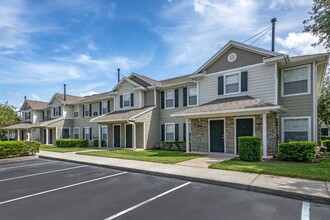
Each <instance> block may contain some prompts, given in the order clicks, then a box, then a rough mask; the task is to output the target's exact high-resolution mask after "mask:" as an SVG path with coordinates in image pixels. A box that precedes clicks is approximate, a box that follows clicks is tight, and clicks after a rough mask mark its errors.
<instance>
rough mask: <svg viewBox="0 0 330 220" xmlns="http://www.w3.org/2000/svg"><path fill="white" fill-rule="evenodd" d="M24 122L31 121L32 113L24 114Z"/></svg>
mask: <svg viewBox="0 0 330 220" xmlns="http://www.w3.org/2000/svg"><path fill="white" fill-rule="evenodd" d="M24 120H31V112H24Z"/></svg>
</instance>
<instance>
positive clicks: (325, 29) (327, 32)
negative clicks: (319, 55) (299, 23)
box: [303, 0, 330, 50]
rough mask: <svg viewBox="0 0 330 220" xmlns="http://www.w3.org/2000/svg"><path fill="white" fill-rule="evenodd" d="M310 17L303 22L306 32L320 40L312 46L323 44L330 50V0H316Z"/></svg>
mask: <svg viewBox="0 0 330 220" xmlns="http://www.w3.org/2000/svg"><path fill="white" fill-rule="evenodd" d="M308 14H309V15H310V17H309V18H308V19H307V20H305V21H303V24H304V25H305V26H304V31H305V32H309V33H311V34H313V35H314V36H316V37H317V38H318V42H316V43H314V44H312V46H316V45H320V44H322V45H323V46H325V48H327V49H328V50H329V49H330V0H314V3H313V7H312V11H311V12H309V13H308Z"/></svg>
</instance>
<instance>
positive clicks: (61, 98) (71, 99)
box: [49, 93, 83, 104]
mask: <svg viewBox="0 0 330 220" xmlns="http://www.w3.org/2000/svg"><path fill="white" fill-rule="evenodd" d="M54 98H56V99H57V100H59V101H60V102H61V103H63V104H74V103H75V102H78V101H79V100H81V99H83V97H80V96H74V95H66V100H65V101H64V94H62V93H55V94H54V95H53V97H52V99H51V100H50V101H49V103H52V102H53V100H54Z"/></svg>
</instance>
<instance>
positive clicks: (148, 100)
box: [144, 90, 154, 106]
mask: <svg viewBox="0 0 330 220" xmlns="http://www.w3.org/2000/svg"><path fill="white" fill-rule="evenodd" d="M144 97H145V106H151V105H154V90H148V91H146V92H144Z"/></svg>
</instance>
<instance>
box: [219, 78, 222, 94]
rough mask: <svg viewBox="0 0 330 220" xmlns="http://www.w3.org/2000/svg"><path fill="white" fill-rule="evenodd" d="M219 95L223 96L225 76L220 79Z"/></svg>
mask: <svg viewBox="0 0 330 220" xmlns="http://www.w3.org/2000/svg"><path fill="white" fill-rule="evenodd" d="M218 95H223V76H219V77H218Z"/></svg>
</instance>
